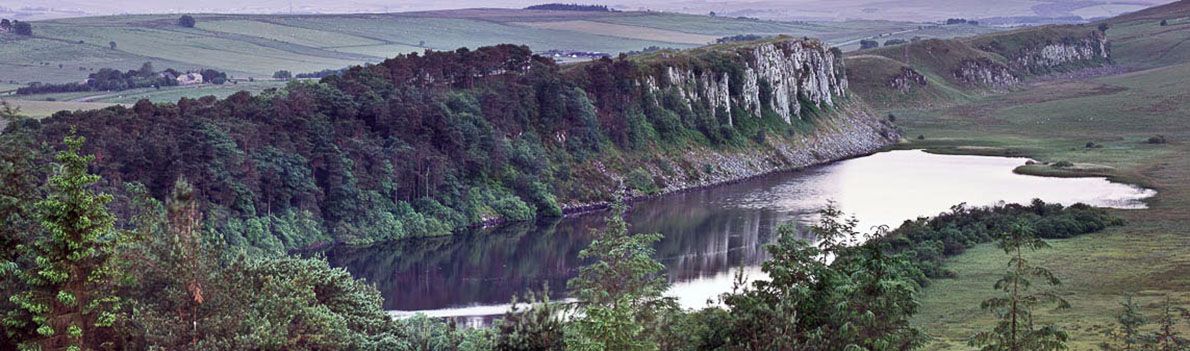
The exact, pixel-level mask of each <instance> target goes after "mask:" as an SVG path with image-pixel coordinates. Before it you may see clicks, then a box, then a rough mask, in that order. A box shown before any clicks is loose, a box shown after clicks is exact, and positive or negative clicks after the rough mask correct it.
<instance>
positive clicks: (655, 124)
mask: <svg viewBox="0 0 1190 351" xmlns="http://www.w3.org/2000/svg"><path fill="white" fill-rule="evenodd" d="M847 95H848V92H847V77H846V75H845V73H844V70H843V67H842V61H841V56H840V53H839V52H838V50H832V49H829V48H828V47H826V46H825V45H823V44H822V43H821V42H818V41H816V40H795V39H791V38H784V37H783V38H778V39H775V40H769V41H761V42H750V43H737V44H732V45H722V46H714V47H707V48H702V49H697V50H690V51H667V52H660V53H656V54H653V55H650V56H646V57H638V58H623V57H622V58H620V59H616V60H611V59H607V60H601V61H595V62H590V63H585V64H578V65H566V66H559V65H557V64H555V63H553V62H552V61H551V60H549V59H545V58H541V57H538V56H535V55H533V54H532V53H531V51H530V50H529V49H528V48H527V47H523V46H513V45H501V46H495V47H484V48H480V49H477V50H474V51H470V50H466V49H460V50H457V51H454V52H428V53H426V54H423V55H417V54H410V55H402V56H398V57H396V58H393V59H390V60H386V61H385V62H382V63H380V64H377V65H369V66H363V67H355V68H352V69H350V70H348V71H346V72H345V73H343V74H342V75H341V76H332V77H328V78H325V79H323V80H322V81H321V82H318V83H313V82H294V83H292V84H290V85H289V86H288V87H287V88H286V89H283V90H280V91H273V92H266V93H263V94H261V95H258V96H251V95H250V94H247V93H238V94H235V95H232V96H230V97H228V98H226V99H223V100H219V99H215V98H212V97H208V98H202V99H197V100H195V99H182V100H180V101H178V103H176V104H161V105H154V104H151V103H149V102H147V101H142V102H140V103H137V104H136V105H135V106H134V107H132V108H124V107H112V108H108V109H104V110H98V111H87V112H76V113H65V112H64V113H59V114H57V115H56V116H54V117H51V118H49V119H46V120H44V121H40V122H38V121H25V122H22V123H16V124H14V125H12V126H10V127H9V129H8V130H7V131H6V132H5V133H4V136H3V137H5V138H13V139H14V140H15V139H18V138H21V137H23V136H28V137H30V139H31V141H29V142H28V143H27V144H26V146H25V148H26V150H14V151H13V152H28V151H30V150H38V148H36V147H34V146H33V145H38V144H39V143H45V144H47V145H55V144H57V143H58V141H60V140H61V138H62V136H63V135H64V134H66V133H68V131H69V130H70V129H71V128H77V130H78V133H79V134H81V135H84V136H87V137H88V140H89V143H88V145H87V146H86V149H87V151H88V152H91V153H94V154H96V155H97V161H96V165H95V171H97V172H98V173H99V174H102V175H103V176H104V179H105V180H106V182H107V183H106V185H105V186H106V187H107V188H108V190H110V191H112V192H114V193H117V194H119V195H120V196H119V197H120V199H121V200H120V201H118V202H121V201H123V202H126V201H127V194H129V193H130V191H127V190H125V186H124V184H125V183H133V182H135V183H140V184H143V185H144V187H145V189H146V190H147V191H148V193H149V194H151V195H153V196H156V197H159V198H160V197H163V196H164V195H165V193H166V192H167V191H168V189H170V187H171V186H172V184H173V182H175V181H176V180H177V179H179V178H185V179H187V180H189V181H190V182H192V183H194V185H195V188H196V189H197V190H198V193H199V194H201V197H202V198H203V200H204V201H203V203H204V211H205V212H206V216H205V218H206V220H207V221H208V228H212V230H215V231H218V232H220V233H221V234H223V236H224V237H225V238H226V240H227V241H228V242H230V243H231V244H233V245H242V246H251V247H259V248H263V249H267V250H281V249H286V248H295V247H305V246H309V245H312V244H316V243H323V242H348V243H369V242H375V241H382V240H392V239H400V238H404V237H409V236H422V235H440V234H447V233H449V232H450V231H451V230H455V229H458V228H460V227H463V226H467V225H475V224H479V223H485V222H493V221H501V220H528V219H532V218H534V217H537V216H557V215H560V214H561V213H562V211H563V210H564V209H570V208H582V207H585V206H589V205H592V204H598V203H601V202H603V201H606V200H608V199H610V198H611V197H613V196H615V195H614V194H616V193H618V191H619V189H622V188H623V189H625V190H626V191H628V192H629V194H630V195H647V194H658V193H664V192H669V191H676V190H680V189H685V188H690V187H696V186H705V185H709V184H715V183H719V182H725V181H732V180H737V179H740V178H743V177H749V176H754V175H758V174H763V173H767V172H771V171H776V170H781V169H789V168H796V167H803V166H808V165H813V164H817V163H821V162H828V161H831V160H837V159H841V158H846V157H851V156H856V155H860V154H864V153H868V152H872V151H874V150H876V149H878V148H880V147H882V146H884V145H886V144H888V143H891V142H893V141H895V140H896V139H897V135H896V133H895V131H893V130H892V129H891V128H890V126H888V125H887V124H886V123H884V122H882V121H879V120H877V119H876V118H874V117H872V116H871V114H870V113H869V112H868V110H867V109H866V108H865V107H864V106H863V105H862V104H859V103H856V102H854V101H850V99H849V98H848V97H847ZM6 145H8V144H6ZM46 154H48V151H45V150H41V151H39V155H46ZM45 160H46V159H45V157H44V156H42V159H41V162H45ZM41 176H44V174H42V175H41ZM117 207H119V206H117Z"/></svg>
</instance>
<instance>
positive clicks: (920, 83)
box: [888, 67, 927, 94]
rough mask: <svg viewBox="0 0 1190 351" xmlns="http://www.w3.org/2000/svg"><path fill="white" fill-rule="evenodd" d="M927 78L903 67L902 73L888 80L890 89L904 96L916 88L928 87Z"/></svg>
mask: <svg viewBox="0 0 1190 351" xmlns="http://www.w3.org/2000/svg"><path fill="white" fill-rule="evenodd" d="M926 84H927V82H926V77H925V76H923V75H921V73H918V72H917V71H916V70H914V69H912V68H909V67H901V73H900V74H897V75H894V76H892V77H890V78H889V79H888V87H889V88H893V89H896V90H897V91H899V92H901V93H902V94H908V93H909V92H911V91H913V89H914V87H924V86H926Z"/></svg>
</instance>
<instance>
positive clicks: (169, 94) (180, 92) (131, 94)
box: [9, 80, 286, 104]
mask: <svg viewBox="0 0 1190 351" xmlns="http://www.w3.org/2000/svg"><path fill="white" fill-rule="evenodd" d="M285 84H286V82H284V81H275V80H259V81H255V82H248V81H242V82H237V83H235V84H233V83H227V84H223V85H214V84H203V85H198V86H174V87H163V88H161V89H154V88H141V89H131V90H124V91H119V92H107V91H88V92H73V93H53V94H35V95H14V96H10V97H9V100H10V101H38V102H74V103H87V102H94V103H107V104H133V103H136V102H137V101H140V100H142V99H148V100H149V101H152V102H156V103H162V102H177V101H178V99H181V98H183V97H189V98H197V97H202V96H208V95H211V96H215V97H217V98H225V97H227V96H229V95H231V94H235V93H236V92H239V91H247V92H249V93H252V94H259V93H261V92H263V91H265V90H268V89H275V88H281V87H284V86H285Z"/></svg>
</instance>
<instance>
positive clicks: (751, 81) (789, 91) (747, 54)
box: [643, 40, 847, 122]
mask: <svg viewBox="0 0 1190 351" xmlns="http://www.w3.org/2000/svg"><path fill="white" fill-rule="evenodd" d="M737 54H738V55H740V58H741V60H742V61H743V63H744V65H745V67H744V71H743V74H742V76H743V77H742V79H743V81H742V82H741V83H740V84H741V85H740V87H741V88H740V92H739V93H738V94H736V95H734V96H733V95H732V94H731V90H730V87H731V85H732V84H731V81H730V80H731V75H730V74H729V72H712V71H702V72H701V73H699V74H697V75H696V74H695V72H694V71H693V70H691V69H686V68H678V67H673V66H669V67H666V69H665V77H663V78H661V77H658V78H654V77H648V78H646V81H645V82H644V83H643V85H645V86H647V87H648V88H649V89H650V90H651V91H654V92H656V91H658V90H662V89H668V88H671V87H672V88H675V89H677V91H678V94H679V95H681V96H682V98H684V99H685V100H686V103H687V104H688V105H689V104H696V103H701V104H705V105H704V106H706V107H707V108H708V109H709V110H711V111H716V110H718V109H719V108H724V109H725V110H727V111H729V113H731V106H732V104H733V103H735V104H738V105H740V106H742V107H743V108H744V109H746V110H747V111H749V112H751V113H752V115H754V116H759V115H760V112H761V109H762V107H763V106H765V105H769V106H772V108H773V110H774V111H776V113H777V114H778V115H779V116H781V118H782V119H784V120H785V121H786V122H790V121H792V119H793V118H794V117H801V116H800V111H801V108H802V106H801V101H806V102H809V103H812V104H814V105H815V106H816V107H819V108H821V107H826V106H833V105H834V100H835V99H836V98H837V97H839V96H843V95H844V94H845V93H846V90H847V78H846V76H845V75H844V73H843V67H842V58H840V57H835V55H834V53H832V52H831V51H830V50H829V49H828V48H827V47H826V46H825V45H823V44H821V43H820V42H817V41H803V40H781V41H777V42H774V43H766V44H762V45H758V46H755V47H751V48H744V49H740V51H739V52H737ZM658 82H663V83H662V84H658ZM761 82H765V83H767V84H768V86H769V87H770V92H771V94H770V95H769V96H767V98H768V101H762V100H761V94H760V90H761V85H762V83H761ZM799 98H800V99H799ZM799 100H800V101H799ZM737 117H738V116H729V118H730V119H731V120H732V121H734V119H735V118H737Z"/></svg>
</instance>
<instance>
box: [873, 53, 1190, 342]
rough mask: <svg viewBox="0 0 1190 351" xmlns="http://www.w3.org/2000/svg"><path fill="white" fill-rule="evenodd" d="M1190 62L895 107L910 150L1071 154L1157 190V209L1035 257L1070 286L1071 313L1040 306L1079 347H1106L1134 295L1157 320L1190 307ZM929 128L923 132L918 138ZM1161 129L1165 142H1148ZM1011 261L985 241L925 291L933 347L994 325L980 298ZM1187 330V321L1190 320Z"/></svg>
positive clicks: (1043, 156)
mask: <svg viewBox="0 0 1190 351" xmlns="http://www.w3.org/2000/svg"><path fill="white" fill-rule="evenodd" d="M1186 81H1190V63H1184V64H1178V65H1172V66H1165V67H1161V68H1156V69H1149V70H1143V71H1136V72H1132V73H1126V74H1119V75H1112V76H1105V77H1099V78H1095V79H1089V80H1077V81H1072V80H1058V81H1048V82H1040V83H1034V84H1032V85H1030V86H1029V87H1027V88H1025V89H1022V90H1020V91H1015V92H1012V93H1008V94H1003V95H994V96H988V97H983V98H978V99H975V100H974V101H970V102H967V103H964V104H960V105H957V106H951V107H946V108H937V109H931V110H924V111H908V110H906V111H892V113H894V114H895V115H896V117H897V122H898V124H899V125H900V126H901V127H902V128H903V130H904V135H906V136H911V137H913V138H912V140H910V141H908V142H906V143H905V144H903V145H902V147H906V148H924V149H927V150H933V151H935V152H948V153H975V154H998V155H1018V156H1029V157H1032V158H1034V159H1036V160H1038V161H1043V162H1058V161H1069V162H1072V163H1073V164H1075V165H1081V166H1083V167H1081V168H1085V169H1089V170H1090V171H1086V172H1085V175H1106V176H1110V177H1111V178H1112V179H1114V180H1117V181H1123V182H1128V183H1133V184H1140V185H1143V186H1146V187H1151V188H1154V189H1156V190H1158V192H1159V193H1158V195H1157V196H1156V197H1154V198H1153V199H1151V200H1149V202H1148V204H1149V207H1150V208H1149V209H1145V210H1119V211H1117V214H1118V215H1119V216H1121V217H1123V218H1125V219H1126V220H1127V221H1128V224H1127V225H1126V226H1123V227H1116V228H1111V229H1110V230H1108V231H1105V232H1101V233H1097V234H1093V235H1086V236H1080V237H1076V238H1073V239H1065V240H1055V241H1051V242H1050V244H1051V245H1052V246H1053V248H1052V249H1049V250H1044V251H1039V252H1036V253H1034V254H1033V259H1034V260H1035V261H1034V262H1038V263H1041V264H1042V265H1044V266H1046V267H1048V268H1050V269H1051V270H1052V271H1054V273H1055V274H1056V275H1057V276H1058V277H1059V278H1060V279H1062V281H1063V285H1062V286H1060V287H1059V288H1057V289H1056V290H1055V292H1056V293H1058V294H1060V295H1061V296H1063V297H1064V298H1066V299H1067V300H1069V301H1070V302H1071V304H1072V305H1073V308H1071V309H1068V310H1062V311H1051V310H1048V309H1043V310H1040V311H1037V312H1038V320H1039V322H1042V323H1055V324H1057V325H1059V326H1061V327H1062V328H1064V329H1065V330H1066V331H1067V332H1069V333H1070V339H1071V342H1070V346H1071V347H1070V349H1072V350H1090V349H1098V346H1097V345H1098V344H1099V343H1101V342H1103V341H1105V337H1104V336H1103V332H1104V331H1105V330H1106V328H1112V327H1115V326H1117V324H1116V322H1115V317H1116V315H1117V314H1118V313H1119V312H1120V310H1121V308H1120V305H1119V303H1120V302H1121V301H1122V300H1123V298H1124V296H1125V295H1128V294H1135V296H1136V297H1135V298H1136V300H1137V302H1138V303H1139V304H1140V306H1141V307H1142V310H1143V312H1144V313H1146V314H1147V315H1149V316H1150V317H1151V319H1152V318H1154V317H1155V316H1156V314H1157V313H1158V311H1159V303H1160V302H1161V301H1163V300H1164V299H1165V298H1166V297H1170V298H1172V299H1173V301H1174V302H1175V304H1178V305H1181V306H1190V211H1187V208H1190V90H1188V89H1186V88H1185V86H1184V85H1183V84H1185V82H1186ZM918 135H921V136H922V137H924V139H918V138H916V136H918ZM1157 135H1161V136H1163V137H1164V138H1165V140H1166V141H1167V142H1166V143H1150V142H1149V139H1150V138H1151V137H1155V136H1157ZM1078 168H1080V167H1075V169H1073V170H1072V169H1057V168H1053V167H1051V166H1044V165H1039V166H1035V167H1033V168H1032V169H1030V170H1029V171H1031V173H1044V174H1048V175H1059V176H1077V175H1080V174H1079V173H1080V172H1081V171H1079V170H1078ZM1006 263H1007V257H1006V256H1005V255H1004V254H1003V253H1002V252H1001V251H1000V250H999V249H997V248H995V247H994V246H992V245H983V246H980V247H977V248H976V249H973V250H970V251H968V252H967V253H965V254H963V255H960V256H958V257H956V258H954V259H952V260H951V261H950V262H949V263H948V268H949V269H951V270H953V271H955V272H956V273H957V274H958V277H957V278H955V279H940V280H936V281H935V282H933V283H932V285H931V286H930V287H928V288H926V289H925V290H924V292H923V293H922V299H921V303H922V310H921V313H920V314H919V315H918V316H917V318H916V319H915V322H916V324H917V325H918V326H920V327H921V328H922V329H923V330H925V331H926V332H927V333H928V334H929V335H930V336H931V337H933V338H934V340H933V342H932V344H931V345H930V347H929V348H928V349H930V350H967V349H972V348H971V347H969V346H967V344H966V340H967V338H968V337H969V336H970V335H972V334H974V333H975V332H976V331H978V330H990V329H991V328H992V325H993V323H994V321H993V316H992V315H990V314H988V313H985V312H983V311H981V310H980V309H979V304H980V302H981V301H983V300H984V299H986V298H988V297H991V296H994V295H995V293H996V291H994V290H993V289H992V285H993V284H994V282H995V281H996V280H997V279H999V277H1000V276H1001V275H1002V274H1003V272H1004V267H1005V266H1004V265H1005V264H1006ZM1150 327H1152V325H1150ZM1181 328H1182V331H1183V333H1186V332H1190V325H1187V323H1185V322H1183V323H1182V325H1181Z"/></svg>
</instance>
